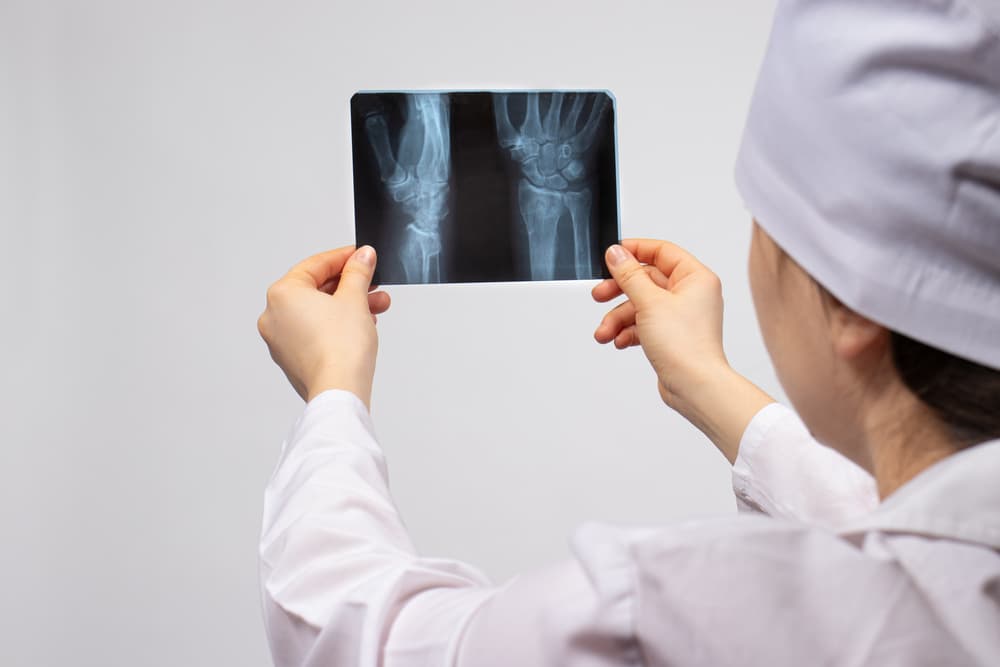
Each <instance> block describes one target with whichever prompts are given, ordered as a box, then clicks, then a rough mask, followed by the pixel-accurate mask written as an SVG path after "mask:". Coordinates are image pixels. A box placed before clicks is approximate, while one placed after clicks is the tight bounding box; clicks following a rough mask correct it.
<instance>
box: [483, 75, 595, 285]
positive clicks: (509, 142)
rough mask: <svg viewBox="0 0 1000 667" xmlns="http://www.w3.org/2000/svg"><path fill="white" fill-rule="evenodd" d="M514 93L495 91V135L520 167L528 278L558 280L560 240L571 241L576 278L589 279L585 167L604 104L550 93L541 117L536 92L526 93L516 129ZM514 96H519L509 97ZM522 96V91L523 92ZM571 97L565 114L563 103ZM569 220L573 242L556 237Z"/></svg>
mask: <svg viewBox="0 0 1000 667" xmlns="http://www.w3.org/2000/svg"><path fill="white" fill-rule="evenodd" d="M511 94H512V93H494V94H493V105H494V108H495V114H496V123H497V136H498V138H499V141H500V145H501V146H503V147H504V148H506V149H507V150H508V151H509V152H510V157H511V158H512V159H513V160H515V161H516V162H517V163H518V164H519V165H520V167H521V175H522V179H521V181H520V183H519V184H518V193H517V194H518V206H519V209H520V217H521V222H522V223H523V225H524V228H525V231H526V232H527V237H528V252H529V257H528V265H529V267H530V269H531V278H532V280H551V279H553V278H556V277H557V276H556V256H557V254H558V251H559V248H560V242H562V243H563V244H566V243H567V241H571V242H572V251H573V258H574V270H575V277H576V278H590V277H591V276H592V273H593V262H592V259H591V257H592V252H591V242H590V231H591V220H590V204H591V198H592V193H591V186H590V179H589V176H590V174H589V173H588V172H589V167H590V161H591V157H592V153H593V151H592V148H593V146H594V139H595V137H596V135H597V129H598V127H599V126H600V123H601V117H602V116H603V114H604V112H605V110H606V108H607V106H608V104H607V102H608V100H607V97H605V96H604V95H603V94H595V93H562V92H554V93H551V94H550V96H549V103H548V108H547V109H546V111H545V115H544V118H543V117H542V114H541V109H540V100H539V93H528V94H527V105H526V109H525V114H524V121H523V123H522V124H521V127H520V128H515V127H514V124H513V123H512V122H511V119H510V110H509V109H508V98H509V97H510V96H511ZM513 94H517V93H513ZM522 95H523V93H522ZM568 97H572V101H571V102H570V106H569V112H568V113H567V114H566V115H565V116H564V115H563V105H564V103H565V101H566V99H567V98H568ZM588 97H589V98H592V100H593V101H592V104H591V106H590V111H589V113H588V114H587V117H586V120H585V121H584V122H583V124H582V126H581V125H580V113H581V112H582V111H583V109H584V104H585V102H586V101H587V99H586V98H588ZM564 213H568V214H569V216H570V221H571V227H572V233H573V236H572V239H566V240H563V239H560V238H559V236H558V228H559V221H560V219H561V218H562V216H563V214H564Z"/></svg>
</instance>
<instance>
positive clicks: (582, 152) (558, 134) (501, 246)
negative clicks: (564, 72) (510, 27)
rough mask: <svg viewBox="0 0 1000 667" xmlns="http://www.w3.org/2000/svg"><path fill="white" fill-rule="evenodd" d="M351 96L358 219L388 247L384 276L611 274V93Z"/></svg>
mask: <svg viewBox="0 0 1000 667" xmlns="http://www.w3.org/2000/svg"><path fill="white" fill-rule="evenodd" d="M351 106H352V128H353V137H354V143H353V148H354V183H355V187H354V190H355V214H356V220H355V225H356V232H357V237H358V243H359V244H361V243H371V244H372V245H375V247H376V249H378V251H379V257H380V260H379V271H378V275H376V279H377V280H378V281H379V282H380V283H381V284H392V283H436V282H474V281H488V280H554V279H585V278H596V277H602V276H606V275H607V273H606V271H605V269H604V266H603V262H602V260H601V257H602V251H603V248H605V247H606V246H607V245H608V244H610V243H614V242H615V241H617V240H618V236H619V234H618V200H617V163H616V151H615V132H614V105H613V101H612V98H611V97H610V96H609V95H608V94H607V93H605V92H564V91H553V92H495V93H486V92H483V93H480V92H474V93H466V92H453V93H442V92H413V93H358V94H357V95H355V96H354V98H353V99H352V102H351Z"/></svg>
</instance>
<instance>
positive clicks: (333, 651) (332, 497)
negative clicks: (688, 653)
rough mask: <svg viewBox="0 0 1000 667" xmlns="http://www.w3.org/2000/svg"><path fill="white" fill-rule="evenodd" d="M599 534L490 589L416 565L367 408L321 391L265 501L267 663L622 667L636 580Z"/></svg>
mask: <svg viewBox="0 0 1000 667" xmlns="http://www.w3.org/2000/svg"><path fill="white" fill-rule="evenodd" d="M602 530H603V529H601V528H600V527H584V528H582V529H581V531H579V532H578V535H577V537H576V538H575V539H574V543H573V546H574V551H575V557H574V558H571V559H567V560H565V561H564V562H561V563H558V564H555V565H552V566H550V567H547V568H543V569H540V570H537V571H534V572H528V573H525V574H522V575H520V576H517V577H515V578H514V579H512V580H511V581H510V582H508V583H507V584H506V585H504V586H499V587H498V586H493V585H491V583H490V582H489V581H488V580H487V579H486V577H485V576H483V575H482V574H480V573H479V572H478V571H476V570H475V569H474V568H472V567H470V566H468V565H465V564H463V563H460V562H456V561H451V560H442V559H429V558H422V557H420V556H418V555H417V554H416V552H415V550H414V547H413V545H412V543H411V541H410V538H409V536H408V534H407V531H406V528H405V527H404V525H403V523H402V521H401V520H400V517H399V515H398V513H397V511H396V508H395V506H394V505H393V502H392V499H391V497H390V495H389V489H388V484H387V477H386V468H385V461H384V458H383V455H382V453H381V450H380V449H379V447H378V445H377V443H376V441H375V437H374V429H373V425H372V422H371V419H370V417H369V415H368V412H367V410H366V408H365V407H364V405H363V404H362V403H361V402H360V401H359V400H358V399H357V397H355V396H354V395H353V394H350V393H348V392H344V391H328V392H324V393H322V394H320V395H319V396H317V397H315V398H314V399H313V400H312V401H310V403H309V404H308V405H307V406H306V409H305V412H304V413H303V415H302V417H301V418H300V419H299V421H298V422H297V423H296V425H295V427H294V428H293V430H292V432H291V434H290V435H289V437H288V438H287V439H286V441H285V444H284V445H283V448H282V454H281V458H280V461H279V463H278V466H277V468H276V470H275V472H274V474H273V476H272V478H271V480H270V482H269V484H268V486H267V490H266V492H265V506H264V518H263V531H262V536H261V542H260V575H261V594H262V600H263V606H264V621H265V628H266V630H267V634H268V641H269V644H270V647H271V653H272V657H273V659H274V664H275V665H276V667H292V666H300V665H314V666H317V667H318V666H319V665H324V666H327V665H337V666H338V667H352V666H362V665H363V666H369V665H371V666H374V665H384V666H385V667H411V666H412V667H415V666H418V665H420V666H430V665H434V666H438V665H449V666H454V667H467V666H469V665H475V666H476V667H486V666H489V665H504V666H507V665H535V664H579V665H588V666H590V667H604V666H608V667H610V666H611V665H622V664H631V663H633V662H634V661H635V660H637V658H636V657H635V656H636V655H637V654H636V650H637V649H636V648H635V642H634V640H631V639H630V638H631V637H632V627H633V619H632V616H631V609H632V606H633V604H634V602H633V600H634V596H633V579H634V577H633V570H634V568H633V567H632V565H631V561H630V558H629V555H628V551H627V546H626V541H625V540H623V539H619V538H618V537H616V536H615V535H610V534H609V535H604V534H603V533H602V532H601V531H602ZM469 628H471V632H469V631H468V629H469ZM467 638H468V639H467Z"/></svg>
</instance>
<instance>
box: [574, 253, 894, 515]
mask: <svg viewBox="0 0 1000 667" xmlns="http://www.w3.org/2000/svg"><path fill="white" fill-rule="evenodd" d="M606 260H607V263H608V268H609V269H610V271H611V275H612V278H610V279H608V280H605V281H602V282H601V283H599V284H598V285H597V286H596V287H595V288H594V290H593V297H594V299H595V300H597V301H599V302H607V301H611V300H612V299H614V298H616V297H618V296H620V295H622V294H624V295H625V296H626V297H627V298H626V300H624V301H622V302H621V303H620V304H618V305H617V306H615V307H614V308H613V309H612V310H611V311H609V312H608V314H607V315H605V317H604V319H603V320H602V321H601V324H600V326H598V328H597V330H596V331H595V332H594V337H595V338H596V339H597V341H598V342H600V343H609V342H611V341H614V344H615V347H617V348H618V349H626V348H628V347H632V346H635V345H641V346H642V349H643V352H645V354H646V357H647V359H649V362H650V364H651V365H652V367H653V370H654V371H655V372H656V376H657V381H658V382H657V386H658V389H659V392H660V396H661V397H662V399H663V401H664V402H665V403H666V404H667V405H668V406H670V407H671V408H673V409H674V410H676V411H677V412H679V413H680V414H681V415H682V416H684V417H685V418H686V419H687V420H688V421H690V422H691V423H692V424H694V425H695V426H696V427H698V428H699V429H700V430H701V431H702V432H703V433H704V434H705V435H706V436H708V438H709V439H710V440H711V441H712V442H713V443H714V444H715V446H716V447H717V448H718V449H719V451H720V452H721V453H722V454H723V455H724V456H725V457H726V459H727V460H728V461H729V462H730V463H731V464H733V466H734V468H733V474H734V477H733V481H734V491H735V492H736V496H737V504H738V507H739V508H740V509H741V510H754V511H762V512H765V513H768V514H772V515H777V516H782V517H785V518H793V519H797V520H801V521H805V522H808V523H816V524H821V525H836V524H837V523H839V522H840V521H842V520H845V519H847V518H851V517H853V516H857V515H858V514H863V513H865V512H867V511H869V510H871V509H872V508H874V506H875V505H877V504H878V495H877V491H876V489H875V483H874V480H873V479H872V478H871V476H870V475H868V473H867V472H865V471H864V470H862V469H861V468H859V467H858V466H857V465H855V464H854V463H852V462H850V461H849V460H847V459H846V458H844V457H843V456H841V455H840V454H838V453H836V452H834V451H833V450H831V449H828V448H826V447H823V446H822V445H820V444H819V443H817V442H815V441H814V440H813V438H812V437H811V436H810V434H809V432H808V430H806V428H805V426H804V425H803V424H802V422H801V421H800V420H799V419H798V417H796V415H795V414H794V413H793V412H792V411H790V410H789V409H788V408H785V407H783V406H780V405H778V404H776V403H775V402H774V399H772V398H771V397H770V396H768V395H767V394H766V393H765V392H764V391H762V390H761V389H760V388H758V387H757V386H756V385H754V384H753V383H752V382H750V381H749V380H747V379H746V378H744V377H742V376H741V375H739V374H738V373H737V372H736V371H734V370H733V369H732V367H730V365H729V361H728V360H727V359H726V355H725V352H724V350H723V347H722V285H721V283H720V281H719V278H718V277H717V276H716V275H715V274H714V273H713V272H712V271H711V270H710V269H708V267H706V266H705V265H703V264H701V262H699V261H698V260H697V259H695V257H694V256H692V255H691V254H690V253H688V252H686V251H685V250H683V249H682V248H680V247H678V246H676V245H674V244H672V243H669V242H667V241H658V240H653V239H627V240H625V241H623V242H622V246H612V247H611V248H610V249H609V250H608V252H607V255H606Z"/></svg>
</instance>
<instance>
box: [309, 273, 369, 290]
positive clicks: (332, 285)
mask: <svg viewBox="0 0 1000 667" xmlns="http://www.w3.org/2000/svg"><path fill="white" fill-rule="evenodd" d="M339 284H340V276H336V277H334V278H330V279H329V280H327V281H326V282H325V283H323V285H322V286H320V288H319V291H320V292H326V293H327V294H333V293H334V292H336V291H337V285H339ZM378 288H379V286H378V285H376V284H374V283H373V284H372V285H371V286H370V287H369V288H368V291H369V292H374V291H375V290H377V289H378Z"/></svg>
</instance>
